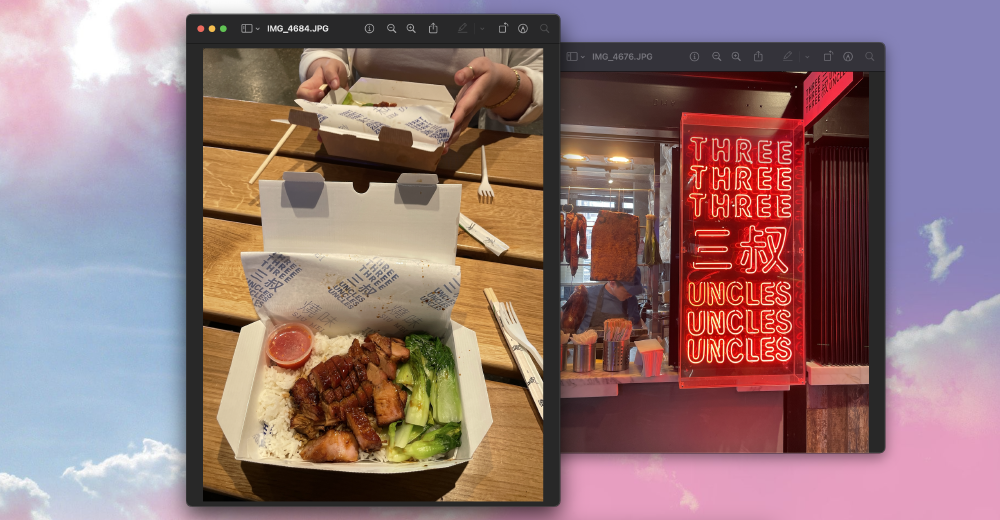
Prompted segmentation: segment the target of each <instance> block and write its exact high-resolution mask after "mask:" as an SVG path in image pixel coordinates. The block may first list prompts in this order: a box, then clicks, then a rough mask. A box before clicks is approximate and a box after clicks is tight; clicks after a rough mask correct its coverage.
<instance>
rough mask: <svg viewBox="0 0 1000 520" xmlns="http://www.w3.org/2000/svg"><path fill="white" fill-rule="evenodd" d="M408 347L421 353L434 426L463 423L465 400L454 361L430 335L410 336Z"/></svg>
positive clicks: (449, 351)
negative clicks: (460, 389) (461, 393)
mask: <svg viewBox="0 0 1000 520" xmlns="http://www.w3.org/2000/svg"><path fill="white" fill-rule="evenodd" d="M406 347H407V348H409V349H410V357H411V358H412V357H413V352H414V351H417V352H419V354H420V356H421V358H422V359H423V366H424V368H425V372H426V374H427V377H428V380H429V381H431V387H430V389H429V391H428V395H429V397H430V402H431V410H432V413H433V418H434V422H437V423H449V422H461V420H462V397H461V395H460V394H459V391H458V374H457V373H456V370H455V357H454V356H452V354H451V350H449V349H448V347H447V346H445V344H444V343H441V340H440V339H439V338H436V337H434V336H431V335H429V334H410V335H409V336H407V337H406Z"/></svg>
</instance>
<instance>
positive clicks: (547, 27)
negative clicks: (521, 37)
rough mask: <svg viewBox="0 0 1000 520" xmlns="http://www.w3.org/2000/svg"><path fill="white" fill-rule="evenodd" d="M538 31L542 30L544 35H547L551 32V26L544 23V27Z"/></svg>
mask: <svg viewBox="0 0 1000 520" xmlns="http://www.w3.org/2000/svg"><path fill="white" fill-rule="evenodd" d="M538 29H539V30H541V31H542V32H543V33H547V32H549V24H547V23H543V24H542V26H541V27H539V28H538Z"/></svg>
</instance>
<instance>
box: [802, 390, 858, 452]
mask: <svg viewBox="0 0 1000 520" xmlns="http://www.w3.org/2000/svg"><path fill="white" fill-rule="evenodd" d="M806 452H808V453H867V452H868V385H831V386H810V387H809V390H808V394H807V409H806Z"/></svg>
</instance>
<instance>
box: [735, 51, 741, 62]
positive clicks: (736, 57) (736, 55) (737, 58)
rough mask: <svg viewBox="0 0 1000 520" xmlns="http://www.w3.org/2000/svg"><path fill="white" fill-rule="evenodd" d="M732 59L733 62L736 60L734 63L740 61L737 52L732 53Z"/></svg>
mask: <svg viewBox="0 0 1000 520" xmlns="http://www.w3.org/2000/svg"><path fill="white" fill-rule="evenodd" d="M733 59H734V60H736V61H741V60H740V53H738V52H734V53H733Z"/></svg>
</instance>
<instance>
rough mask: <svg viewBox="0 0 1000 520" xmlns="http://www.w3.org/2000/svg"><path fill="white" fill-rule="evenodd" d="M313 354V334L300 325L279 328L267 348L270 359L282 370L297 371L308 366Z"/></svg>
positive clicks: (287, 325) (293, 324)
mask: <svg viewBox="0 0 1000 520" xmlns="http://www.w3.org/2000/svg"><path fill="white" fill-rule="evenodd" d="M310 352H312V333H311V332H310V331H309V329H307V328H306V327H304V326H302V325H300V324H298V323H289V324H286V325H282V326H280V327H278V328H277V329H276V330H275V331H274V333H273V334H272V336H271V341H270V343H269V344H268V346H267V354H268V357H270V358H271V360H272V361H274V363H275V364H276V365H278V366H279V367H281V368H291V369H296V368H299V367H301V366H302V365H305V364H306V361H307V360H308V359H309V354H310Z"/></svg>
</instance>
